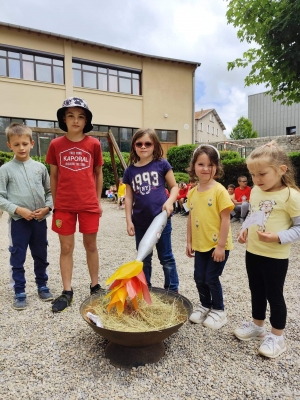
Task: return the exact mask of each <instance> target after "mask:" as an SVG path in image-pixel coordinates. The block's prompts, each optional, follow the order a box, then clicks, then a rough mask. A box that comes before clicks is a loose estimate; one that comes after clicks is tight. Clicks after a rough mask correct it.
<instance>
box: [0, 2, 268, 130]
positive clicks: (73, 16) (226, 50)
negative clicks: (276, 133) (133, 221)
mask: <svg viewBox="0 0 300 400" xmlns="http://www.w3.org/2000/svg"><path fill="white" fill-rule="evenodd" d="M226 7H227V1H226V0H84V1H82V2H81V1H79V0H42V1H41V0H13V1H12V0H0V10H1V12H0V20H1V22H7V23H11V24H15V25H21V26H27V27H30V28H34V29H41V30H44V31H49V32H53V33H58V34H62V35H66V36H73V37H77V38H80V39H86V40H90V41H94V42H98V43H103V44H106V45H110V46H115V47H121V48H125V49H128V50H133V51H137V52H141V53H146V54H153V55H158V56H162V57H168V58H176V59H182V60H188V61H197V62H200V63H201V66H200V67H199V68H198V69H197V71H196V110H195V111H199V110H200V109H201V108H203V109H206V108H215V109H216V111H217V113H218V114H219V116H220V118H221V120H222V121H223V123H224V125H225V126H226V131H225V133H226V134H227V135H228V136H229V134H230V132H231V130H232V128H233V127H234V126H235V125H236V123H237V120H238V119H239V118H240V117H241V116H244V117H247V116H248V95H249V94H253V93H259V92H262V91H263V87H258V86H253V87H250V88H245V87H244V78H245V76H246V75H247V73H248V70H246V69H236V70H234V71H230V72H229V71H227V62H228V61H233V60H234V59H235V58H237V57H241V56H242V53H243V52H244V51H245V50H247V48H248V45H247V44H242V43H240V42H239V40H238V38H237V36H236V29H235V28H233V27H232V26H231V25H227V19H226ZM0 42H1V38H0Z"/></svg>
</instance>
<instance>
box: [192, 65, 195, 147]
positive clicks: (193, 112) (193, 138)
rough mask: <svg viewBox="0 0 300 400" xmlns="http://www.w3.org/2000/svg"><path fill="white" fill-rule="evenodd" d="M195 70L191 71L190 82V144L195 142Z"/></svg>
mask: <svg viewBox="0 0 300 400" xmlns="http://www.w3.org/2000/svg"><path fill="white" fill-rule="evenodd" d="M195 71H196V68H195V69H194V71H193V78H192V79H193V82H192V86H193V87H192V97H193V98H192V144H195Z"/></svg>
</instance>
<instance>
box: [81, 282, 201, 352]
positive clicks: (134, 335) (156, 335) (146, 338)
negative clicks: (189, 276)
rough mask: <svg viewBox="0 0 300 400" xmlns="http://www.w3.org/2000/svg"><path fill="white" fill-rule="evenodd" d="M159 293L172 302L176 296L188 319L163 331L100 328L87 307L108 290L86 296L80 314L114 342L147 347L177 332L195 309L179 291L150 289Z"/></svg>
mask: <svg viewBox="0 0 300 400" xmlns="http://www.w3.org/2000/svg"><path fill="white" fill-rule="evenodd" d="M151 292H152V293H157V294H162V295H165V296H166V297H167V298H168V300H170V303H172V302H173V301H174V298H175V299H177V301H178V303H179V304H181V305H182V308H183V310H184V311H185V312H186V319H185V320H184V321H183V322H181V323H180V324H177V325H174V326H171V327H170V328H166V329H163V330H161V331H150V332H121V331H113V330H110V329H105V328H99V327H98V326H96V325H95V324H94V323H93V322H92V321H90V319H89V318H87V316H86V308H87V307H88V306H89V305H90V304H91V303H93V302H95V299H97V297H102V296H103V295H104V294H106V293H107V292H106V291H104V290H103V291H102V293H101V292H100V293H99V294H97V295H93V296H90V297H88V298H86V299H85V300H84V301H83V302H82V304H81V306H80V314H81V316H82V317H83V319H84V320H85V322H86V323H87V324H88V325H89V326H90V327H91V328H92V329H93V330H94V331H95V332H96V333H97V334H98V335H100V336H103V337H104V338H105V339H107V340H109V341H110V342H112V343H116V344H118V345H121V346H128V347H145V346H151V345H153V344H156V343H160V342H162V341H163V340H165V339H166V338H168V337H169V336H171V335H172V334H173V333H175V332H177V331H178V329H179V328H180V327H181V326H182V325H183V324H184V323H185V321H186V320H187V319H188V318H189V316H190V315H191V313H192V311H193V306H192V304H191V302H190V301H189V300H188V299H187V298H186V297H184V296H181V295H180V294H178V293H174V292H171V291H167V290H164V289H161V288H156V287H152V288H151V289H150V293H151Z"/></svg>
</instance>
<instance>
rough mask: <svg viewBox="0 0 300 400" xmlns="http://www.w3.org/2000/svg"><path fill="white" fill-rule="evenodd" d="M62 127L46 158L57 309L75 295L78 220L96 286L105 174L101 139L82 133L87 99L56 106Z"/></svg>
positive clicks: (88, 119) (88, 125)
mask: <svg viewBox="0 0 300 400" xmlns="http://www.w3.org/2000/svg"><path fill="white" fill-rule="evenodd" d="M57 119H58V123H59V127H60V129H62V130H63V131H65V132H67V133H66V135H65V136H61V137H58V138H56V139H54V140H52V141H51V143H50V146H49V149H48V153H47V158H46V161H47V163H49V164H50V182H51V191H52V196H53V201H54V207H55V209H54V211H53V220H52V230H53V231H55V232H57V233H58V234H59V241H60V269H61V276H62V281H63V287H64V290H63V292H62V294H61V295H60V296H59V297H58V298H57V299H55V300H54V302H53V306H52V311H53V312H61V311H63V310H64V309H65V308H66V307H68V306H69V305H70V304H71V302H72V299H73V289H72V286H71V280H72V272H73V251H74V233H75V231H76V221H77V218H78V221H79V231H80V232H81V233H82V234H83V244H84V248H85V251H86V260H87V265H88V269H89V273H90V277H91V285H90V293H91V294H95V293H97V292H98V291H100V289H101V288H100V285H99V284H98V272H99V255H98V250H97V243H96V238H97V232H98V228H99V217H100V216H101V215H102V208H101V204H100V199H101V192H102V184H103V175H102V165H103V160H102V152H101V145H100V142H99V140H97V139H95V138H93V137H91V136H85V135H84V134H85V133H86V132H89V131H91V130H92V129H93V125H92V113H91V111H90V110H89V108H88V105H87V104H86V102H85V101H84V100H82V99H80V98H78V97H70V98H68V99H67V100H65V101H64V102H63V105H62V107H61V108H60V109H59V110H58V111H57Z"/></svg>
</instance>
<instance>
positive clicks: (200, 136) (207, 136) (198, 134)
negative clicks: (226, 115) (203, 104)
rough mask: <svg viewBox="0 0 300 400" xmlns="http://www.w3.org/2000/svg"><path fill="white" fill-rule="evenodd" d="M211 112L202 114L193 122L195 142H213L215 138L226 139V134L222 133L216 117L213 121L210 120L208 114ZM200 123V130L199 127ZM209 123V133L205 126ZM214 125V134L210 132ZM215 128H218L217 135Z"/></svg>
mask: <svg viewBox="0 0 300 400" xmlns="http://www.w3.org/2000/svg"><path fill="white" fill-rule="evenodd" d="M211 114H213V113H211V112H210V113H208V114H207V115H204V117H202V118H201V119H197V120H196V124H195V141H196V143H202V142H215V141H217V140H226V139H227V136H226V135H225V134H224V133H223V129H222V127H221V125H220V124H219V122H218V121H217V119H216V117H215V118H214V122H212V121H211V120H210V115H211ZM201 123H202V131H201V129H200V126H201ZM208 125H209V133H208V132H207V126H208ZM213 127H214V134H213V133H212V128H213ZM217 129H218V130H219V135H218V136H217Z"/></svg>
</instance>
